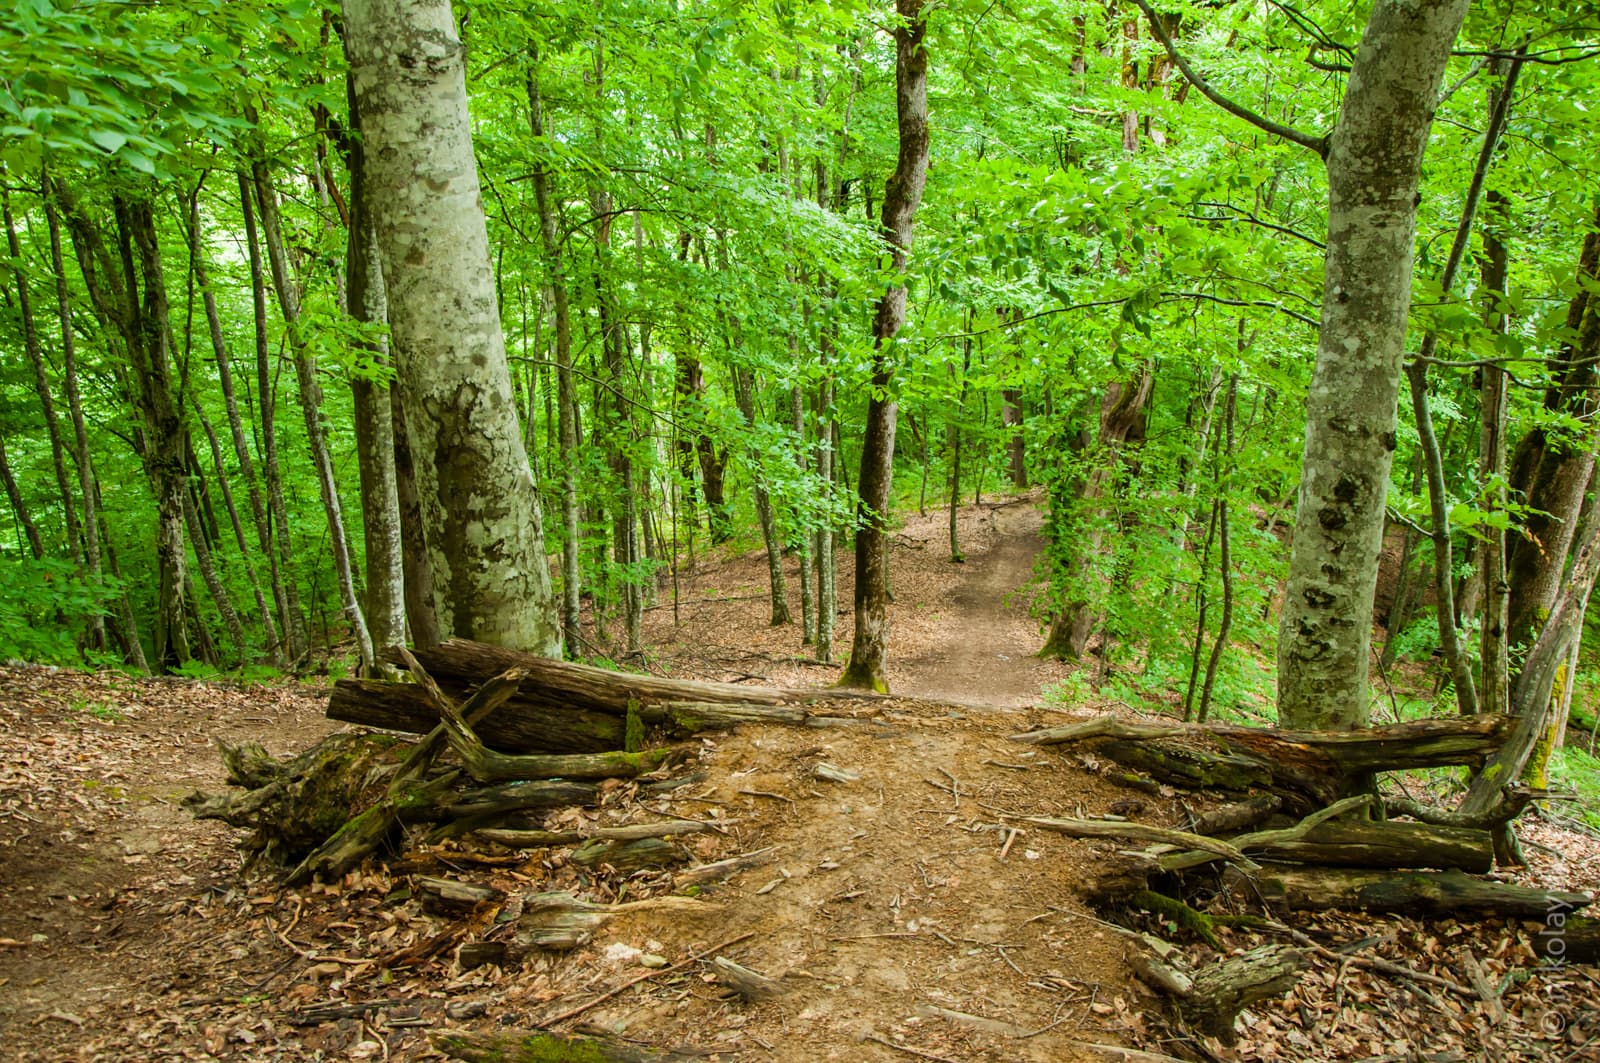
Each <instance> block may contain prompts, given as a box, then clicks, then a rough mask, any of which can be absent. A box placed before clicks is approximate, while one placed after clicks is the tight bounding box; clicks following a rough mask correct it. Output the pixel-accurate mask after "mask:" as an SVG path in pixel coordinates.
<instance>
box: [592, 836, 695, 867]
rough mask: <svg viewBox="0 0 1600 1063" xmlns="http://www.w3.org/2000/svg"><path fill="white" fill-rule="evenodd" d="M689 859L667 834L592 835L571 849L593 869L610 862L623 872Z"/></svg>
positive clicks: (610, 864)
mask: <svg viewBox="0 0 1600 1063" xmlns="http://www.w3.org/2000/svg"><path fill="white" fill-rule="evenodd" d="M688 859H689V854H688V853H686V852H684V851H683V849H681V848H679V847H678V846H676V845H673V844H672V843H671V842H669V841H667V840H666V839H664V838H637V839H634V840H632V841H625V840H622V839H617V838H591V839H589V840H588V841H586V842H584V843H583V844H582V845H580V846H578V847H577V848H576V849H574V850H572V862H573V863H575V864H578V865H579V866H581V867H587V868H590V869H591V870H592V869H595V868H598V867H600V866H601V865H607V866H609V867H611V868H614V869H615V870H617V871H622V872H633V871H643V870H644V869H646V868H659V867H667V866H669V865H672V864H681V863H684V862H685V861H687V860H688Z"/></svg>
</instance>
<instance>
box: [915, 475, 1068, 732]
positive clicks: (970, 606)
mask: <svg viewBox="0 0 1600 1063" xmlns="http://www.w3.org/2000/svg"><path fill="white" fill-rule="evenodd" d="M986 521H987V523H988V525H989V529H990V530H989V533H988V534H986V535H982V536H980V537H978V541H977V542H976V543H974V544H973V545H971V546H970V547H968V548H967V549H966V550H965V551H964V552H965V554H966V562H965V564H963V565H959V566H952V568H953V569H954V570H955V571H956V572H958V573H959V577H958V582H957V583H956V584H955V586H954V587H952V588H950V590H949V591H948V592H946V593H945V594H943V595H942V596H941V597H940V599H939V600H938V601H937V602H936V603H934V608H935V609H936V610H937V612H938V613H939V614H941V615H940V619H941V620H942V621H943V622H944V623H943V624H942V625H941V626H940V627H939V628H938V629H937V630H936V631H935V632H933V633H932V634H933V636H934V638H935V640H936V641H934V642H933V644H932V645H930V646H928V647H927V649H926V650H924V651H923V652H922V653H920V654H919V655H917V656H915V657H911V658H909V659H903V660H901V661H900V662H899V663H898V665H897V667H896V668H895V670H894V679H895V686H894V690H895V693H897V694H907V695H910V696H912V697H925V698H938V699H941V700H947V701H956V702H962V703H982V704H985V705H990V706H993V707H997V708H1022V707H1025V706H1029V705H1035V704H1037V703H1038V701H1039V697H1040V693H1041V691H1042V690H1043V688H1044V687H1045V686H1047V685H1048V684H1049V683H1050V682H1051V681H1053V680H1054V679H1057V678H1059V677H1060V673H1061V670H1062V669H1061V667H1060V666H1059V665H1056V664H1052V663H1049V662H1044V661H1040V660H1039V659H1038V657H1037V656H1036V653H1037V651H1038V648H1039V645H1040V642H1041V638H1040V635H1039V622H1038V621H1037V620H1035V619H1034V618H1032V617H1031V616H1030V615H1029V604H1030V595H1029V593H1028V592H1029V587H1030V584H1031V583H1032V582H1033V579H1034V562H1035V560H1036V559H1037V557H1038V556H1039V554H1040V552H1041V551H1042V550H1043V549H1044V545H1045V544H1044V539H1043V536H1042V535H1041V529H1042V527H1043V523H1044V522H1043V518H1042V516H1041V515H1040V513H1039V511H1038V510H1037V509H1035V508H1034V507H1032V506H1028V505H1008V506H1001V507H997V508H993V509H990V510H989V511H988V514H987V517H986ZM940 548H943V549H945V550H946V551H947V550H948V545H947V542H946V541H945V540H943V539H941V540H939V541H938V543H937V544H936V545H935V544H930V546H929V547H928V549H930V550H931V549H940Z"/></svg>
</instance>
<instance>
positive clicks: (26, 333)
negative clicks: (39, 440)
mask: <svg viewBox="0 0 1600 1063" xmlns="http://www.w3.org/2000/svg"><path fill="white" fill-rule="evenodd" d="M0 211H3V213H4V216H5V226H6V249H7V250H8V251H9V252H10V253H11V263H12V281H13V282H14V283H15V284H16V289H17V316H18V317H19V318H20V322H21V325H22V349H23V351H24V353H26V354H27V356H28V364H29V366H31V367H32V369H33V384H34V390H35V391H37V392H38V394H39V408H40V410H41V411H42V412H43V414H44V427H45V431H46V432H47V433H48V435H49V437H50V453H51V458H52V461H53V464H54V468H55V474H56V490H57V491H58V492H60V495H61V514H62V518H63V520H64V521H65V523H66V526H67V552H68V553H69V554H70V555H71V557H72V560H73V563H74V564H76V565H78V566H79V567H80V568H81V567H82V566H83V540H82V534H81V532H80V530H79V526H78V507H77V505H76V504H75V499H74V497H73V492H72V481H71V480H70V479H69V478H68V476H67V448H66V447H65V446H64V445H63V444H62V442H61V425H60V422H59V421H58V420H57V418H56V404H55V399H54V397H53V396H52V394H51V391H52V389H51V387H50V374H49V373H48V372H47V371H46V369H45V364H44V351H43V350H41V349H40V347H39V330H38V323H37V322H35V321H34V319H33V298H32V296H31V295H30V293H29V291H28V277H27V271H26V270H24V269H23V264H22V246H21V243H20V242H19V241H18V240H17V227H16V225H15V223H14V222H13V221H12V218H11V196H10V195H9V194H8V193H7V192H6V191H5V189H4V188H3V187H0Z"/></svg>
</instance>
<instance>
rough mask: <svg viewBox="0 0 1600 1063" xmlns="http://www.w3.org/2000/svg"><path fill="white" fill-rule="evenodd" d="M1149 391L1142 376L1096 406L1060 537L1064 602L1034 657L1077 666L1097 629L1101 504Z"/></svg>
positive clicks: (1140, 421)
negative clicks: (1085, 466) (1067, 544)
mask: <svg viewBox="0 0 1600 1063" xmlns="http://www.w3.org/2000/svg"><path fill="white" fill-rule="evenodd" d="M1154 386H1155V377H1154V376H1153V375H1152V374H1151V373H1150V372H1149V371H1144V372H1141V373H1140V374H1139V375H1138V376H1136V377H1133V378H1132V379H1131V380H1129V381H1127V382H1126V383H1121V384H1111V385H1109V386H1108V387H1107V388H1106V393H1105V395H1104V396H1103V397H1102V398H1101V400H1100V423H1099V431H1098V434H1097V436H1096V444H1095V448H1094V450H1093V451H1092V452H1091V454H1090V455H1089V458H1088V460H1089V462H1090V468H1089V471H1088V473H1087V474H1086V475H1085V476H1084V477H1083V482H1082V484H1081V485H1080V486H1079V488H1078V490H1077V498H1076V499H1074V500H1073V502H1072V506H1073V508H1074V509H1075V510H1076V513H1075V516H1076V518H1077V519H1076V520H1075V521H1074V522H1073V524H1072V525H1070V527H1071V529H1072V530H1071V531H1069V532H1067V533H1066V534H1067V537H1068V538H1070V539H1071V540H1072V544H1071V549H1070V553H1069V556H1068V558H1067V559H1066V560H1065V561H1064V562H1063V563H1062V565H1061V567H1062V569H1064V571H1063V572H1062V577H1063V580H1064V583H1065V590H1066V601H1065V602H1064V603H1063V604H1062V605H1061V607H1060V608H1058V609H1057V610H1056V611H1055V612H1054V613H1053V614H1052V615H1051V617H1050V631H1049V634H1048V635H1046V636H1045V643H1044V647H1043V648H1042V649H1041V650H1040V651H1039V652H1040V653H1041V654H1042V655H1044V656H1046V657H1061V658H1065V659H1068V660H1079V659H1080V658H1082V657H1083V653H1084V650H1085V649H1086V648H1087V647H1088V645H1089V636H1090V635H1091V634H1093V633H1094V628H1095V625H1096V624H1097V623H1099V620H1100V616H1101V610H1102V604H1101V601H1100V599H1101V598H1102V597H1103V596H1104V592H1105V587H1106V586H1107V584H1108V583H1109V578H1108V575H1107V573H1106V572H1105V571H1104V569H1105V567H1106V562H1107V554H1108V552H1109V550H1108V546H1107V543H1106V526H1107V523H1108V521H1109V520H1110V516H1111V515H1110V512H1109V509H1108V507H1107V505H1106V504H1105V503H1103V502H1102V499H1104V498H1105V496H1106V493H1107V491H1109V490H1110V489H1111V488H1112V486H1113V485H1114V483H1115V481H1116V479H1117V477H1118V475H1119V473H1120V470H1121V465H1122V451H1123V449H1124V447H1125V446H1126V445H1127V444H1128V443H1130V442H1133V441H1136V440H1137V439H1139V438H1141V437H1142V436H1143V425H1144V418H1145V406H1146V404H1147V403H1148V402H1149V400H1150V391H1151V389H1152V388H1153V387H1154ZM1058 519H1059V518H1058ZM1057 534H1058V536H1059V535H1060V533H1059V532H1058V533H1057Z"/></svg>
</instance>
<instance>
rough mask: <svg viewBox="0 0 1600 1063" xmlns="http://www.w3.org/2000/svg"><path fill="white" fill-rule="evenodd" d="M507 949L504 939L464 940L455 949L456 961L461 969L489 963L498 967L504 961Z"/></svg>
mask: <svg viewBox="0 0 1600 1063" xmlns="http://www.w3.org/2000/svg"><path fill="white" fill-rule="evenodd" d="M507 951H508V949H507V946H506V943H505V942H504V941H466V942H463V943H462V945H461V947H460V948H459V949H456V962H457V963H459V964H460V965H461V969H462V970H463V971H470V970H472V969H473V968H475V967H486V966H488V965H489V964H494V965H495V966H496V967H500V966H504V964H505V962H506V954H507Z"/></svg>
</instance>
